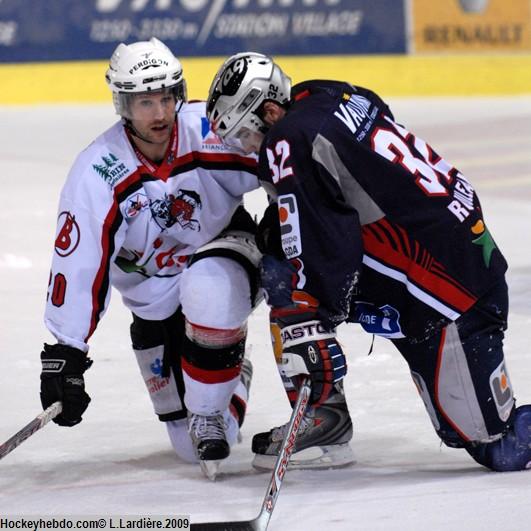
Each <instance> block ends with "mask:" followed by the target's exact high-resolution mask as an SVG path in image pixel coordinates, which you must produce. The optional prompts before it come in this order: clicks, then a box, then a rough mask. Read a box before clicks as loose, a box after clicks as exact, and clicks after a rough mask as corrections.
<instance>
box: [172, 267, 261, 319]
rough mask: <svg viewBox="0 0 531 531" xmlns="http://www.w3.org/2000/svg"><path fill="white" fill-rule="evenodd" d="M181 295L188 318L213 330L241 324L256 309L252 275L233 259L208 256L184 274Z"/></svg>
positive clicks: (183, 308)
mask: <svg viewBox="0 0 531 531" xmlns="http://www.w3.org/2000/svg"><path fill="white" fill-rule="evenodd" d="M181 277H182V278H181V286H180V298H181V304H182V310H183V313H184V315H185V316H186V318H187V319H188V320H189V321H190V322H192V323H196V324H198V325H201V326H204V327H209V328H213V329H229V328H236V327H238V326H240V325H241V324H242V323H243V322H245V321H246V320H247V317H248V316H249V315H250V313H251V311H252V308H253V307H252V305H251V295H250V293H251V291H250V289H251V288H250V284H249V278H248V275H247V273H246V272H245V270H244V269H243V268H242V267H241V266H240V264H238V263H237V262H235V261H234V260H232V259H229V258H221V257H208V258H204V259H201V260H199V261H198V262H195V263H193V264H192V265H191V266H189V268H188V269H185V270H184V271H183V272H182V274H181Z"/></svg>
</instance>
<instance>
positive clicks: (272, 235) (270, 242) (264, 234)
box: [255, 203, 286, 260]
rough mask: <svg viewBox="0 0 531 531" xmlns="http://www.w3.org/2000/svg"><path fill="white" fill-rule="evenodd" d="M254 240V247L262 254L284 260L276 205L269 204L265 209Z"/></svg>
mask: <svg viewBox="0 0 531 531" xmlns="http://www.w3.org/2000/svg"><path fill="white" fill-rule="evenodd" d="M255 239H256V246H257V247H258V250H259V251H260V252H261V253H262V254H265V255H270V256H274V257H276V258H278V259H279V260H285V259H286V255H285V254H284V251H283V249H282V240H281V237H280V221H279V219H278V204H277V203H270V204H269V206H268V207H267V208H266V209H265V211H264V215H263V217H262V219H261V220H260V222H259V223H258V228H257V231H256V237H255Z"/></svg>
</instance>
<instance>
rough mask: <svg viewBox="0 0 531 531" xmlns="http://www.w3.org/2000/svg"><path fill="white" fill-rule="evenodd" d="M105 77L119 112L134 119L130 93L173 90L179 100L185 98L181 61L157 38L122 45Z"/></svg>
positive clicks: (114, 55)
mask: <svg viewBox="0 0 531 531" xmlns="http://www.w3.org/2000/svg"><path fill="white" fill-rule="evenodd" d="M105 80H106V81H107V85H109V88H110V89H111V90H112V93H113V103H114V108H115V109H116V113H117V114H119V115H120V116H122V117H124V118H131V116H130V115H129V98H130V97H131V96H130V95H131V94H139V93H143V92H144V93H145V92H154V91H171V93H172V94H173V95H174V96H175V98H176V100H177V101H178V102H179V101H180V102H185V101H186V81H185V79H184V78H183V69H182V66H181V63H180V62H179V60H178V59H177V58H176V57H175V56H174V55H173V53H172V52H171V51H170V49H169V48H168V47H167V46H166V45H165V44H164V43H163V42H161V41H159V40H158V39H156V38H155V37H152V38H151V39H150V40H149V41H139V42H134V43H132V44H123V43H121V44H119V45H118V47H117V48H116V49H115V50H114V53H113V54H112V56H111V60H110V64H109V68H108V70H107V72H106V73H105Z"/></svg>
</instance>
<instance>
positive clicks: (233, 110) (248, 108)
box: [207, 52, 291, 145]
mask: <svg viewBox="0 0 531 531" xmlns="http://www.w3.org/2000/svg"><path fill="white" fill-rule="evenodd" d="M290 91H291V79H290V78H289V77H288V76H286V74H284V72H283V71H282V70H281V69H280V67H279V66H278V65H277V64H275V63H274V62H273V60H272V59H271V58H270V57H268V56H267V55H263V54H260V53H255V52H243V53H238V54H236V55H233V56H232V57H229V58H228V59H227V60H226V61H225V62H224V63H223V65H222V66H221V68H220V69H219V70H218V73H217V74H216V77H215V78H214V81H213V82H212V85H211V86H210V91H209V94H208V101H207V116H208V119H209V120H210V123H211V124H212V129H213V131H214V132H215V133H217V134H218V135H219V137H220V138H221V139H222V140H223V141H224V142H226V143H228V144H232V145H238V142H237V138H238V137H239V136H240V135H242V133H243V132H250V133H265V132H266V131H267V129H268V126H267V125H266V124H265V123H264V121H263V120H262V118H261V111H262V105H263V103H264V102H265V101H266V100H271V101H274V102H275V103H278V104H279V105H287V104H288V102H289V99H290Z"/></svg>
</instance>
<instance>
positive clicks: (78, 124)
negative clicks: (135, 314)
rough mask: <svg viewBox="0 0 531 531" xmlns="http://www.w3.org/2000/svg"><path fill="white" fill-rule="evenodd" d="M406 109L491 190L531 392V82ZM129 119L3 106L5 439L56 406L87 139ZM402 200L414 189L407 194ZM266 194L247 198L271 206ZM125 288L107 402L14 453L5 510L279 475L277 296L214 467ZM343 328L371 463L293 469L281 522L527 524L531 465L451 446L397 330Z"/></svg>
mask: <svg viewBox="0 0 531 531" xmlns="http://www.w3.org/2000/svg"><path fill="white" fill-rule="evenodd" d="M390 103H391V104H392V109H393V111H394V113H395V116H396V117H397V120H398V121H399V122H400V123H403V124H404V125H405V126H406V127H408V128H410V129H412V130H413V131H414V132H415V133H416V134H418V135H419V136H421V137H422V138H424V139H425V140H426V141H428V142H429V143H430V144H432V146H433V147H434V148H435V149H436V151H438V152H439V154H441V155H442V156H444V157H445V158H446V159H448V160H449V161H451V162H452V163H453V164H454V165H455V166H457V167H458V168H459V169H460V170H461V171H462V172H463V173H464V174H465V175H466V176H467V177H468V179H469V180H471V181H472V183H473V184H474V185H475V187H476V189H477V190H478V191H479V194H480V197H481V199H482V203H483V207H484V209H485V212H486V218H487V222H488V224H489V228H490V230H491V232H492V234H493V236H494V237H495V239H496V241H497V242H498V244H499V245H500V247H501V248H502V250H503V251H504V253H505V255H506V256H507V258H508V260H509V263H510V271H509V274H508V280H509V284H510V293H511V304H512V306H511V313H510V323H509V326H510V327H509V331H508V334H507V339H506V358H507V362H508V367H509V371H510V374H511V379H512V382H513V385H514V388H515V392H516V396H517V399H518V402H519V403H520V404H522V403H526V402H527V403H530V402H531V341H530V339H531V221H530V220H531V98H525V97H521V98H511V99H506V98H491V99H418V100H391V102H390ZM114 120H115V117H114V115H113V110H112V107H111V106H110V105H90V106H89V105H87V106H42V107H38V106H37V107H9V108H7V107H2V108H0V123H1V129H0V160H1V167H2V176H1V177H0V183H1V185H2V188H1V189H2V192H1V197H2V201H1V208H0V356H1V357H0V359H1V367H2V370H1V372H0V382H1V384H2V385H1V386H0V404H1V405H0V411H1V424H0V442H3V441H4V440H6V439H7V438H8V437H10V436H11V435H12V434H13V433H15V432H16V431H17V430H19V429H20V428H21V427H22V426H23V425H24V424H26V423H27V422H28V421H29V420H31V419H32V418H33V417H34V416H35V415H36V414H37V413H38V412H39V410H40V403H39V398H38V386H39V372H40V363H39V352H40V349H41V346H42V342H43V341H44V340H47V341H52V338H51V337H50V336H49V334H48V333H47V332H46V331H45V329H44V326H43V324H42V313H43V308H44V298H45V294H46V286H47V283H48V273H49V260H50V256H51V254H50V253H51V250H52V244H53V236H54V227H55V217H56V207H57V198H58V193H59V189H60V187H61V184H62V182H63V180H64V178H65V176H66V173H67V171H68V168H69V166H70V164H71V163H72V161H73V159H74V157H75V156H76V154H77V153H78V152H79V151H80V150H81V149H82V148H83V147H85V146H86V145H87V144H88V143H89V142H90V141H91V140H92V138H93V137H95V136H96V135H97V134H98V133H99V132H100V131H102V130H103V129H104V128H105V127H107V126H108V125H110V124H111V123H113V121H114ZM397 200H399V199H397ZM264 203H265V199H264V196H263V194H262V192H255V193H253V194H251V195H250V196H249V198H248V200H247V204H248V206H249V208H250V209H251V210H254V211H255V212H260V211H261V210H262V209H263V207H264ZM129 321H130V318H129V315H128V313H127V312H126V311H125V310H124V309H123V307H122V306H121V302H120V299H119V297H118V296H117V294H116V293H114V295H113V301H112V302H111V308H110V310H109V312H108V313H107V315H106V316H105V318H104V320H103V321H102V323H101V325H100V327H99V329H98V330H97V332H96V334H95V335H94V337H93V341H92V344H91V355H92V357H93V358H94V360H95V363H94V366H93V367H92V368H91V370H90V371H89V372H88V373H87V375H86V381H87V388H88V391H89V392H90V394H91V396H92V398H93V401H92V404H91V405H90V407H89V409H88V410H87V413H86V415H85V418H84V421H83V422H82V423H81V424H80V425H79V426H77V427H75V428H72V429H65V428H59V427H57V426H55V425H54V424H50V425H48V426H46V427H45V428H44V429H43V430H41V431H40V432H38V433H37V434H35V435H34V436H33V437H31V438H30V439H29V440H28V441H26V442H25V443H24V444H23V445H21V446H20V447H19V448H17V449H16V450H15V451H14V452H13V453H11V454H10V455H9V456H7V457H6V458H5V459H3V460H2V462H0V515H2V516H4V515H6V514H9V515H14V514H26V515H29V514H32V515H36V514H44V515H64V514H85V515H93V514H107V515H139V514H146V515H147V514H152V515H161V514H191V515H192V518H193V520H194V521H208V520H223V519H230V520H233V519H247V518H251V517H254V516H255V515H256V513H257V512H258V510H259V508H260V504H261V501H262V497H263V495H264V491H265V488H266V485H267V483H268V480H269V476H268V474H263V473H258V472H255V471H253V470H252V468H251V459H252V454H251V451H250V441H251V437H252V435H253V433H255V432H257V431H263V430H264V429H267V428H269V427H271V426H272V425H278V424H281V423H283V422H285V421H286V420H287V418H288V416H289V408H288V405H287V403H286V400H285V398H284V395H283V391H282V388H281V385H280V382H279V380H278V378H277V375H276V369H275V367H274V363H273V359H272V355H271V351H270V346H269V331H268V324H267V312H266V308H265V307H264V306H261V307H260V308H259V309H258V310H257V311H256V313H255V314H254V315H253V316H252V318H251V320H250V333H249V344H250V345H251V346H252V355H251V358H252V361H253V363H254V367H255V377H254V381H253V384H252V388H251V401H250V404H249V408H248V416H247V420H246V423H245V425H244V427H243V442H242V444H240V445H239V446H237V447H236V448H234V450H233V452H232V455H231V457H230V460H229V462H228V463H227V464H226V466H225V468H224V470H225V473H224V474H223V475H221V476H220V477H219V479H218V481H216V482H215V483H211V482H209V481H208V480H206V479H205V478H204V477H203V476H202V475H201V472H200V470H199V467H196V466H191V465H187V464H183V463H180V462H179V461H178V460H177V459H176V458H175V457H174V455H173V453H172V451H171V448H170V444H169V441H168V439H167V437H166V433H165V430H164V426H163V425H162V424H161V423H159V422H158V421H157V419H156V418H155V417H154V415H153V413H152V411H151V404H150V401H149V398H148V396H147V394H146V393H145V391H144V388H143V382H142V380H141V377H140V374H139V372H138V369H137V367H136V363H135V359H134V356H133V354H132V352H131V350H130V346H129V336H128V326H129ZM340 338H341V341H342V343H343V345H344V346H345V350H346V352H347V353H348V358H349V360H350V369H349V374H348V376H347V378H346V388H347V396H348V403H349V406H350V409H351V412H352V416H353V419H354V423H355V437H354V440H353V448H354V451H355V453H356V456H357V461H358V462H357V464H356V465H355V466H353V467H350V468H346V469H342V470H334V471H319V472H317V471H291V472H288V474H287V475H286V480H285V483H284V486H283V489H282V493H281V495H280V498H279V501H278V505H277V508H276V509H275V513H274V515H273V518H272V521H271V525H270V529H272V530H275V529H276V530H284V529H290V530H305V531H306V530H310V531H312V530H319V531H324V530H325V529H326V530H328V529H331V530H349V531H350V530H353V529H363V530H370V531H377V530H386V531H387V530H390V529H392V530H395V529H400V530H408V531H421V530H422V531H424V530H430V531H438V530H441V531H453V530H458V529H459V530H462V529H466V530H468V531H487V530H489V531H490V530H499V529H503V530H504V531H524V530H526V529H529V528H530V526H531V472H516V473H507V474H497V473H493V472H489V471H487V470H485V469H483V468H481V467H480V466H478V465H477V464H476V463H474V462H473V461H472V460H471V459H470V458H469V457H468V455H467V454H465V452H464V451H461V450H452V449H449V448H446V447H444V446H441V445H440V443H439V440H438V439H437V437H436V436H435V434H434V432H433V430H432V428H431V424H430V421H429V419H428V417H427V415H426V413H425V412H424V408H423V406H422V404H421V401H420V399H419V397H418V395H417V393H416V391H415V389H414V387H413V385H412V382H411V380H410V377H409V375H408V371H407V369H406V366H405V363H404V362H403V361H402V359H401V358H400V356H399V354H398V353H397V352H396V351H395V350H394V348H393V347H392V345H391V344H390V343H389V342H387V341H386V340H383V339H377V340H376V342H375V345H374V352H373V354H372V355H371V356H369V357H367V353H368V351H369V348H370V343H371V338H370V336H368V335H366V334H364V333H363V332H362V331H360V330H358V328H357V327H355V326H354V325H349V326H343V327H341V329H340Z"/></svg>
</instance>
